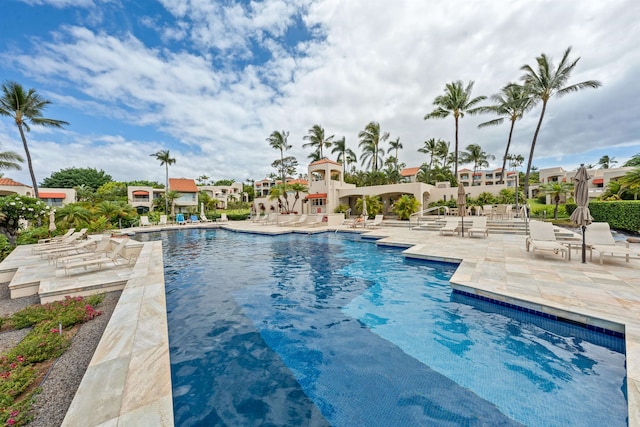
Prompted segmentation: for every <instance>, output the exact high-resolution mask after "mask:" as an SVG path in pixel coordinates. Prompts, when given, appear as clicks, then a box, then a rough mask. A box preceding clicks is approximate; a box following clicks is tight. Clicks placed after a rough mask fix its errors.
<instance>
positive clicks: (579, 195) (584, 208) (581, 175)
mask: <svg viewBox="0 0 640 427" xmlns="http://www.w3.org/2000/svg"><path fill="white" fill-rule="evenodd" d="M589 179H590V177H589V173H588V172H587V168H585V167H584V164H582V165H580V167H579V168H578V172H577V173H576V176H575V178H574V179H573V180H574V183H573V198H574V200H575V201H576V204H577V205H578V207H577V208H576V210H575V211H573V213H572V214H571V221H573V222H574V223H575V224H576V225H579V226H580V227H581V228H582V263H586V262H587V245H586V243H585V233H586V231H587V225H589V224H591V222H592V221H593V218H592V217H591V212H589Z"/></svg>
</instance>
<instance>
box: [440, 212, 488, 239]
mask: <svg viewBox="0 0 640 427" xmlns="http://www.w3.org/2000/svg"><path fill="white" fill-rule="evenodd" d="M463 221H464V224H465V225H466V226H467V227H468V228H466V229H465V230H464V231H466V232H467V235H468V236H469V237H474V236H478V235H481V236H482V237H483V238H485V237H487V236H488V235H489V229H488V228H487V217H486V216H479V217H469V218H468V219H464V220H463V219H459V218H449V219H447V221H446V223H445V225H444V226H442V227H440V234H441V235H443V236H444V235H446V234H451V235H453V234H457V235H460V234H461V233H462V231H463V228H462V225H463Z"/></svg>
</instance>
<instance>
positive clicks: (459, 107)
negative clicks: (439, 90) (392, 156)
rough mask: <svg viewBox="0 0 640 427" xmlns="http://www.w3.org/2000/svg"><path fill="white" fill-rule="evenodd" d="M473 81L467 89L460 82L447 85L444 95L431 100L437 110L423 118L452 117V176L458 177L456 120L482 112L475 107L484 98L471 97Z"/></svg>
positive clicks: (484, 97) (479, 108)
mask: <svg viewBox="0 0 640 427" xmlns="http://www.w3.org/2000/svg"><path fill="white" fill-rule="evenodd" d="M473 84H474V82H473V81H470V82H469V84H467V87H465V88H463V87H462V81H461V80H458V81H455V82H451V83H447V84H446V86H445V90H444V95H439V96H437V97H436V98H435V99H434V100H433V105H435V106H436V107H437V108H436V109H435V110H433V111H432V112H431V113H429V114H427V115H426V116H424V119H425V120H429V119H444V118H446V117H449V116H453V119H454V122H455V125H456V146H455V151H454V153H455V154H454V159H455V160H454V165H455V170H454V175H455V176H456V177H457V176H458V146H459V144H458V120H459V119H461V118H463V117H464V115H465V114H471V115H473V114H477V113H479V112H481V111H482V107H476V108H474V106H475V105H477V104H478V103H479V102H480V101H483V100H484V99H486V98H487V97H486V96H476V97H475V98H472V97H471V91H472V90H473Z"/></svg>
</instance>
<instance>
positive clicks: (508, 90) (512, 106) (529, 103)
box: [478, 83, 534, 182]
mask: <svg viewBox="0 0 640 427" xmlns="http://www.w3.org/2000/svg"><path fill="white" fill-rule="evenodd" d="M491 101H493V103H494V105H492V106H489V107H484V108H483V112H486V113H494V114H497V115H498V116H502V117H500V118H497V119H494V120H489V121H488V122H484V123H480V124H479V125H478V127H479V128H483V127H486V126H497V125H500V124H502V123H503V122H504V119H505V118H508V119H509V121H510V122H511V126H510V127H509V138H508V139H507V148H506V149H505V150H504V157H503V158H502V179H501V182H504V180H505V177H506V168H507V157H508V156H509V148H510V147H511V137H512V136H513V128H514V127H515V125H516V121H517V120H520V119H521V118H522V116H524V113H526V112H527V111H529V110H531V108H533V105H534V103H533V98H532V96H531V94H530V93H529V91H528V90H527V87H526V86H522V85H518V84H516V83H509V84H508V85H506V86H505V87H503V88H502V91H501V93H497V94H495V95H492V96H491Z"/></svg>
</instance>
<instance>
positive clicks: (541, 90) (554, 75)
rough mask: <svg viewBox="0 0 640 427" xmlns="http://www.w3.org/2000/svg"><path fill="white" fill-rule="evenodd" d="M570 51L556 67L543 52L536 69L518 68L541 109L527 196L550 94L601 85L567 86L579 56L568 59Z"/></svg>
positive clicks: (558, 94) (560, 93)
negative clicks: (535, 152) (574, 58)
mask: <svg viewBox="0 0 640 427" xmlns="http://www.w3.org/2000/svg"><path fill="white" fill-rule="evenodd" d="M570 53H571V47H569V48H567V50H566V51H565V52H564V55H563V56H562V59H561V60H560V63H559V64H558V68H556V69H553V62H552V61H551V58H548V57H547V56H546V55H545V54H544V53H543V54H541V55H540V56H539V57H537V58H536V63H537V70H535V69H534V68H533V67H531V66H529V65H523V66H522V67H521V68H520V69H521V70H522V71H524V72H525V74H524V75H523V76H522V77H521V80H522V81H524V84H525V85H526V86H527V90H528V91H529V92H530V93H531V95H532V96H533V98H534V102H536V103H537V102H538V101H541V102H542V110H541V111H540V118H539V119H538V125H537V126H536V130H535V132H534V134H533V140H532V141H531V151H530V152H529V160H528V162H527V172H526V173H525V176H524V194H525V195H527V197H529V175H530V173H531V166H532V164H533V163H532V162H533V153H534V151H535V148H536V141H537V140H538V134H539V133H540V128H541V127H542V120H543V119H544V114H545V112H546V110H547V103H548V102H549V99H551V97H552V96H557V97H562V96H564V95H566V94H568V93H572V92H577V91H579V90H582V89H587V88H593V89H595V88H598V87H600V86H602V83H600V82H599V81H597V80H586V81H584V82H580V83H576V84H572V85H569V86H567V85H566V84H567V81H568V80H569V77H571V73H572V72H573V69H574V68H575V67H576V65H577V64H578V61H579V60H580V58H578V59H576V60H575V61H573V62H570V61H569V54H570Z"/></svg>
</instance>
